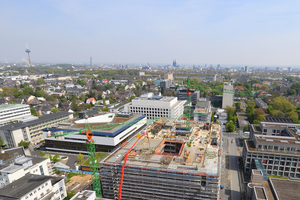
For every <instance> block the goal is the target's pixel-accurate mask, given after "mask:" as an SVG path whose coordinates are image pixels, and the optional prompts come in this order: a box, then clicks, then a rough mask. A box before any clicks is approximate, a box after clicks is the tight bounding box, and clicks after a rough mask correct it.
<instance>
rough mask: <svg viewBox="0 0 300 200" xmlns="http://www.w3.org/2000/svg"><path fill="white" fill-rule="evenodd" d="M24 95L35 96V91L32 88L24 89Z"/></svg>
mask: <svg viewBox="0 0 300 200" xmlns="http://www.w3.org/2000/svg"><path fill="white" fill-rule="evenodd" d="M23 93H24V95H33V94H34V91H33V89H32V88H24V89H23Z"/></svg>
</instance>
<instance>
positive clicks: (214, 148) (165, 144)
mask: <svg viewBox="0 0 300 200" xmlns="http://www.w3.org/2000/svg"><path fill="white" fill-rule="evenodd" d="M174 124H175V125H174V126H175V127H176V128H175V129H172V130H170V129H162V130H160V131H159V132H158V133H154V134H153V133H151V132H148V134H149V139H148V138H147V137H143V138H141V139H140V140H139V141H138V142H137V144H136V145H135V146H134V148H133V149H132V150H131V151H130V153H129V156H128V160H127V166H134V167H141V168H148V169H149V168H155V169H162V170H168V171H174V172H179V173H182V172H185V173H191V174H209V175H212V176H218V173H219V172H218V169H219V167H218V166H219V164H220V163H219V162H220V159H219V150H220V149H219V143H220V140H219V138H220V126H219V125H218V124H213V125H212V126H211V127H210V126H207V125H204V124H203V123H196V122H191V126H192V129H191V131H189V132H188V131H186V130H185V131H184V129H185V123H182V122H174ZM156 126H157V124H152V125H150V126H148V128H147V129H148V130H152V129H155V127H156ZM137 139H138V138H136V137H135V138H133V139H132V140H130V141H129V142H128V143H127V144H126V145H125V146H123V147H120V148H119V149H118V150H117V151H116V152H115V153H113V154H111V155H110V156H109V157H108V158H106V159H105V160H103V161H102V163H104V164H108V165H110V164H120V165H122V164H123V162H124V161H123V159H124V155H125V154H126V152H127V151H128V150H129V149H130V148H131V146H132V145H133V144H134V143H135V142H136V140H137Z"/></svg>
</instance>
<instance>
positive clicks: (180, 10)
mask: <svg viewBox="0 0 300 200" xmlns="http://www.w3.org/2000/svg"><path fill="white" fill-rule="evenodd" d="M299 6H300V2H298V1H288V2H287V1H285V2H281V1H267V2H260V1H252V2H251V3H243V2H239V1H226V2H223V1H210V2H206V1H164V2H160V1H151V2H150V1H149V2H140V1H126V2H123V1H110V2H105V1H87V2H83V1H63V2H61V1H43V2H40V1H29V2H22V1H17V0H15V1H9V2H5V1H3V2H2V6H1V7H0V16H1V18H0V22H1V24H2V26H1V32H2V37H1V38H0V44H1V45H0V55H1V57H0V62H1V61H3V62H4V61H5V60H6V59H7V61H8V62H16V61H20V60H21V59H22V58H27V55H26V52H25V43H26V42H27V43H28V46H29V48H30V50H31V59H32V62H33V63H37V62H58V63H59V62H60V63H62V62H67V63H80V62H84V63H88V62H89V58H90V57H93V62H94V63H146V62H149V63H169V64H170V65H171V64H172V60H173V59H176V61H177V63H178V64H179V65H180V64H181V63H182V64H195V65H198V64H202V63H207V64H210V63H215V64H218V63H220V64H221V65H222V64H223V65H234V64H236V65H248V66H253V65H256V66H264V65H266V66H270V65H274V66H298V65H299V62H298V60H297V50H298V49H299V46H300V40H299V39H298V35H299V30H300V27H299V25H297V24H299V23H297V21H299V19H300V13H299V12H298V10H297V8H298V7H299ZM230 63H233V64H230Z"/></svg>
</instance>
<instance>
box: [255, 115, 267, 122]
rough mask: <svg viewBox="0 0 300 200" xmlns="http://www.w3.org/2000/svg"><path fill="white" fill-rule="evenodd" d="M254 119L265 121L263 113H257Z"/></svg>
mask: <svg viewBox="0 0 300 200" xmlns="http://www.w3.org/2000/svg"><path fill="white" fill-rule="evenodd" d="M256 120H258V121H265V120H266V118H265V117H264V116H263V115H258V116H257V117H256Z"/></svg>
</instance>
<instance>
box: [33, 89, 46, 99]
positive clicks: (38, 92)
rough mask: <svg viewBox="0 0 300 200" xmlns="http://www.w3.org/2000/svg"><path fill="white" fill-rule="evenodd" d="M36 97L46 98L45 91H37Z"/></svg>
mask: <svg viewBox="0 0 300 200" xmlns="http://www.w3.org/2000/svg"><path fill="white" fill-rule="evenodd" d="M35 96H36V97H44V96H45V94H44V92H43V90H37V91H36V92H35Z"/></svg>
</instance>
